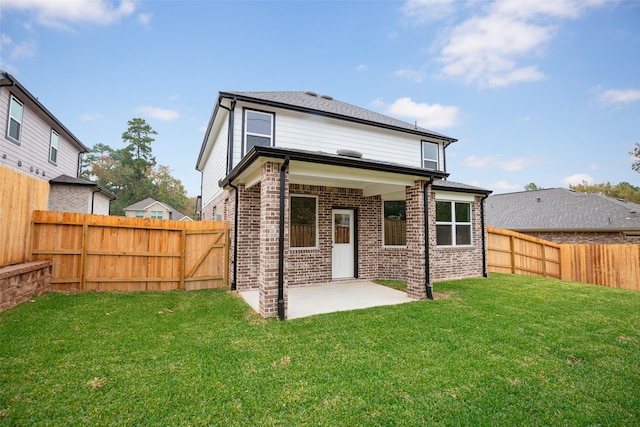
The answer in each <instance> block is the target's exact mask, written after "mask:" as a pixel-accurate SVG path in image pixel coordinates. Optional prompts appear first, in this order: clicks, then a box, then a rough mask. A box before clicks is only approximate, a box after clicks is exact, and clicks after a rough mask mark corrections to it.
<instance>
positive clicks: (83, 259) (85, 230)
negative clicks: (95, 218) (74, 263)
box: [80, 223, 89, 291]
mask: <svg viewBox="0 0 640 427" xmlns="http://www.w3.org/2000/svg"><path fill="white" fill-rule="evenodd" d="M88 240H89V224H87V223H84V224H82V254H81V255H80V289H82V290H83V291H84V290H86V278H87V248H88V247H89V244H88Z"/></svg>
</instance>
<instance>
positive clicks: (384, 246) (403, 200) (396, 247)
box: [382, 199, 407, 249]
mask: <svg viewBox="0 0 640 427" xmlns="http://www.w3.org/2000/svg"><path fill="white" fill-rule="evenodd" d="M384 202H405V216H406V208H407V206H406V203H407V201H406V200H405V199H398V200H391V199H390V200H382V247H383V248H389V249H403V248H406V247H407V244H406V243H405V244H404V245H387V244H385V243H384V241H385V238H384ZM406 220H407V219H406V218H405V221H406ZM404 240H405V242H406V241H407V236H406V235H405V237H404Z"/></svg>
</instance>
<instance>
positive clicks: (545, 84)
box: [0, 0, 640, 196]
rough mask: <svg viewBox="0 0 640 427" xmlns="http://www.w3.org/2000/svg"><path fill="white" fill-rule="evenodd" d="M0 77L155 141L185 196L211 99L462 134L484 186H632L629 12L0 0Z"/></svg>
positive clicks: (81, 130)
mask: <svg viewBox="0 0 640 427" xmlns="http://www.w3.org/2000/svg"><path fill="white" fill-rule="evenodd" d="M0 68H2V69H4V70H5V71H8V72H10V73H11V74H13V75H14V76H15V77H16V78H17V79H18V80H20V82H21V83H22V84H23V85H25V86H26V87H27V88H28V89H29V90H30V91H31V92H32V93H33V94H34V95H35V96H37V97H38V98H39V99H40V101H41V102H42V103H43V104H44V105H45V106H46V107H47V108H48V109H49V110H50V111H51V112H53V114H54V115H56V117H58V119H60V120H61V121H62V122H63V123H64V124H65V125H66V126H67V127H68V128H69V129H70V130H71V131H72V132H73V133H74V134H75V135H76V136H77V137H78V138H79V139H80V140H81V141H82V142H83V143H84V144H85V145H87V146H89V147H91V146H93V145H94V144H95V143H103V144H109V145H111V146H112V147H114V148H121V147H122V146H123V144H122V140H121V135H122V132H124V131H125V130H126V128H127V121H128V120H130V119H131V118H134V117H142V118H144V119H145V120H147V121H148V122H149V123H150V124H151V126H152V127H153V128H154V129H155V130H156V131H158V133H159V135H158V136H157V137H156V141H155V142H154V144H153V150H154V153H155V155H156V158H157V161H158V162H159V163H161V164H165V165H169V166H170V168H171V169H172V170H173V175H174V176H175V177H176V178H179V179H180V180H181V181H182V182H183V184H184V185H185V187H186V188H187V191H188V193H189V195H192V196H193V195H198V194H199V193H200V173H199V172H197V171H196V170H195V162H196V160H197V156H198V153H199V150H200V146H201V144H202V139H203V136H204V130H205V127H206V125H207V122H208V120H209V117H210V114H211V111H212V109H213V106H214V104H215V101H216V97H217V93H218V92H219V91H230V90H238V91H263V90H311V91H314V92H318V93H322V94H328V95H331V96H333V97H335V98H337V99H340V100H341V101H345V102H349V103H352V104H355V105H358V106H361V107H365V108H369V109H372V110H375V111H378V112H381V113H384V114H388V115H391V116H394V117H397V118H399V119H403V120H406V121H408V122H411V123H413V122H414V121H417V122H418V124H420V125H422V126H424V127H426V128H429V129H432V130H434V131H437V132H440V133H444V134H445V135H448V136H451V137H454V138H457V139H458V142H456V143H455V144H453V145H451V146H450V147H449V148H448V149H447V169H448V172H450V173H451V176H450V179H451V180H453V181H459V182H465V183H469V184H475V185H479V186H482V187H485V188H489V189H492V190H494V191H495V192H497V193H501V192H508V191H520V190H522V189H523V187H524V185H526V184H527V183H529V182H535V183H536V184H538V185H539V186H542V187H545V188H547V187H566V186H568V184H570V183H574V184H575V183H580V182H582V181H586V182H589V183H599V182H607V181H609V182H611V183H614V184H617V183H619V182H629V183H631V184H633V185H640V174H638V173H636V172H633V171H632V170H631V163H632V158H631V157H630V156H629V154H628V153H629V151H630V150H631V149H632V147H633V145H634V143H636V142H640V1H638V0H627V1H600V0H567V1H559V0H552V1H525V0H518V1H498V0H496V1H491V0H486V1H479V0H468V1H463V0H458V1H451V0H426V1H405V2H402V1H262V2H254V1H235V2H225V1H211V0H209V1H206V0H201V1H177V0H176V1H132V0H123V1H120V0H118V1H109V0H95V1H92V0H0Z"/></svg>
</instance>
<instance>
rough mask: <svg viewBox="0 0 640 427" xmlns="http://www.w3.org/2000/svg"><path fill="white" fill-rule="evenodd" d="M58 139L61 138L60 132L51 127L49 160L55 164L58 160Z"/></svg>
mask: <svg viewBox="0 0 640 427" xmlns="http://www.w3.org/2000/svg"><path fill="white" fill-rule="evenodd" d="M58 139H60V136H59V135H58V132H56V131H55V130H53V129H51V144H50V145H49V161H50V162H51V163H53V164H56V162H57V160H58Z"/></svg>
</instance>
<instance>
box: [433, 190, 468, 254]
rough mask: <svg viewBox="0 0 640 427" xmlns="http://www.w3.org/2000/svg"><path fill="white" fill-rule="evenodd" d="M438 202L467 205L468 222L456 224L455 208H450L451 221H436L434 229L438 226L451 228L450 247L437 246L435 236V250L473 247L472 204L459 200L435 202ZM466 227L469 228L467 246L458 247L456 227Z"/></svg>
mask: <svg viewBox="0 0 640 427" xmlns="http://www.w3.org/2000/svg"><path fill="white" fill-rule="evenodd" d="M436 201H438V202H448V203H450V204H454V203H465V204H468V205H469V222H457V221H456V210H455V206H453V205H452V206H451V221H438V220H436V229H437V227H438V225H450V226H451V241H452V242H453V244H452V245H438V243H437V234H436V247H437V248H470V247H472V246H473V203H471V202H467V201H460V200H437V199H436ZM458 224H460V225H468V226H469V233H470V235H469V240H470V242H469V244H465V245H458V244H457V242H456V225H458ZM436 233H437V232H436Z"/></svg>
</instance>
